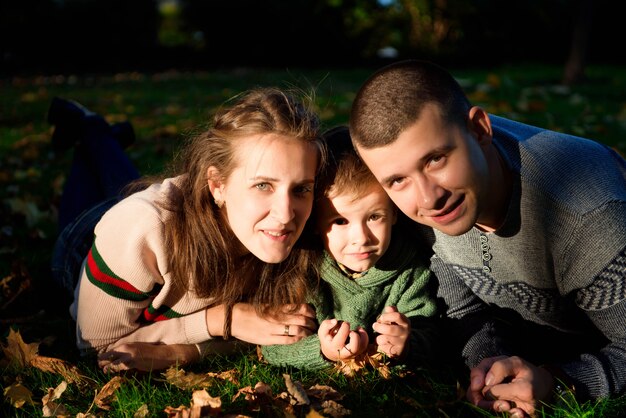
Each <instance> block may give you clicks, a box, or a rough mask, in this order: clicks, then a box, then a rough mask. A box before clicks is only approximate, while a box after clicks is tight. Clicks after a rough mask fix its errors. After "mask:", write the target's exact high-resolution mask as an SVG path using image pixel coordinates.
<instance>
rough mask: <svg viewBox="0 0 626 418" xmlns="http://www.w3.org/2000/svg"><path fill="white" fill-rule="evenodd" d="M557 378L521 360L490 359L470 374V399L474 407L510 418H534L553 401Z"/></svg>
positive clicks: (510, 358) (468, 395)
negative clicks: (527, 417)
mask: <svg viewBox="0 0 626 418" xmlns="http://www.w3.org/2000/svg"><path fill="white" fill-rule="evenodd" d="M553 389H554V378H553V377H552V375H551V374H550V373H549V372H548V371H547V370H545V369H543V368H541V367H537V366H535V365H533V364H531V363H529V362H527V361H525V360H523V359H521V358H519V357H516V356H513V357H506V356H500V357H489V358H486V359H484V360H483V361H481V362H480V364H478V366H476V367H474V368H473V369H472V370H471V371H470V386H469V388H468V389H467V399H468V401H470V402H471V403H473V404H474V405H476V406H478V407H480V408H483V409H488V410H489V409H491V410H493V411H495V412H507V413H509V414H510V416H511V417H520V418H521V417H524V416H526V415H530V416H534V415H535V412H536V411H537V409H540V408H541V406H542V405H543V403H545V402H547V401H548V400H550V398H551V396H552V390H553Z"/></svg>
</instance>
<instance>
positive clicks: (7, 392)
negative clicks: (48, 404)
mask: <svg viewBox="0 0 626 418" xmlns="http://www.w3.org/2000/svg"><path fill="white" fill-rule="evenodd" d="M4 398H5V400H6V401H8V402H9V403H10V404H11V405H13V407H15V408H21V407H22V406H24V404H25V403H27V402H28V403H29V404H31V405H34V402H33V393H32V392H31V391H30V390H29V389H28V388H27V387H26V386H24V385H22V384H21V383H14V384H12V385H10V386H7V387H6V388H4Z"/></svg>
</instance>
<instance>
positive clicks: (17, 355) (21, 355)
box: [2, 329, 39, 368]
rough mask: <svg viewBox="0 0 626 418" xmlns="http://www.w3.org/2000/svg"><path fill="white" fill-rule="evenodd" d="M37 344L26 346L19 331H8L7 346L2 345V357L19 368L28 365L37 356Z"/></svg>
mask: <svg viewBox="0 0 626 418" xmlns="http://www.w3.org/2000/svg"><path fill="white" fill-rule="evenodd" d="M38 350H39V343H30V344H26V343H25V342H24V340H23V339H22V336H21V334H20V332H19V331H14V330H13V329H10V330H9V336H8V337H7V345H6V346H5V345H2V351H3V352H4V355H5V356H6V358H7V359H9V361H10V362H11V363H15V364H17V365H18V366H19V367H22V368H24V367H26V366H28V365H30V362H31V360H32V359H33V358H34V357H35V356H36V355H37V351H38Z"/></svg>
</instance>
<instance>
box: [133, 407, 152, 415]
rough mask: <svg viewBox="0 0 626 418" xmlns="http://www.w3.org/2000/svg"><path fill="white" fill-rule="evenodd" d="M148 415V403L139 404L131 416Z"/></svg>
mask: <svg viewBox="0 0 626 418" xmlns="http://www.w3.org/2000/svg"><path fill="white" fill-rule="evenodd" d="M147 416H150V410H149V409H148V405H146V404H143V405H141V406H140V407H139V408H138V409H137V410H136V411H135V413H134V414H133V418H146V417H147Z"/></svg>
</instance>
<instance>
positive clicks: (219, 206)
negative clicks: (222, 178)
mask: <svg viewBox="0 0 626 418" xmlns="http://www.w3.org/2000/svg"><path fill="white" fill-rule="evenodd" d="M215 204H216V205H217V207H218V208H220V209H222V206H224V201H223V200H222V199H215Z"/></svg>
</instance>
